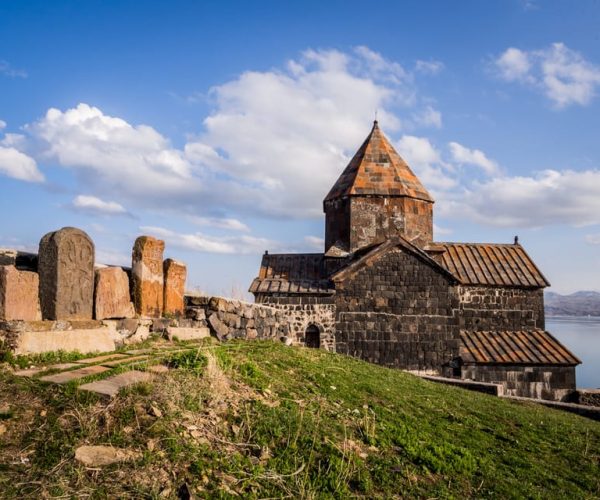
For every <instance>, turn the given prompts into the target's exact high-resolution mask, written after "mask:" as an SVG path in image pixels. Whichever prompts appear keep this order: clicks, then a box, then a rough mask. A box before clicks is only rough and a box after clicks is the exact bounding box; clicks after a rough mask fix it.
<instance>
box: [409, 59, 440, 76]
mask: <svg viewBox="0 0 600 500" xmlns="http://www.w3.org/2000/svg"><path fill="white" fill-rule="evenodd" d="M443 69H444V63H443V62H441V61H422V60H418V61H417V62H416V64H415V71H416V72H418V73H423V74H428V75H437V74H438V73H439V72H440V71H442V70H443Z"/></svg>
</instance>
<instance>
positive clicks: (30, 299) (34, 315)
mask: <svg viewBox="0 0 600 500" xmlns="http://www.w3.org/2000/svg"><path fill="white" fill-rule="evenodd" d="M38 294H39V278H38V275H37V273H32V272H30V271H19V270H17V268H16V267H15V266H0V319H2V320H5V321H12V320H19V319H22V320H25V321H38V320H40V319H42V314H41V312H40V301H39V298H38Z"/></svg>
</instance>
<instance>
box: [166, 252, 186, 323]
mask: <svg viewBox="0 0 600 500" xmlns="http://www.w3.org/2000/svg"><path fill="white" fill-rule="evenodd" d="M163 272H164V279H165V286H164V299H163V311H164V313H165V314H173V315H175V316H181V315H183V312H184V300H183V296H184V294H185V279H186V277H187V268H186V266H185V264H184V263H182V262H177V261H176V260H173V259H167V260H165V262H164V265H163Z"/></svg>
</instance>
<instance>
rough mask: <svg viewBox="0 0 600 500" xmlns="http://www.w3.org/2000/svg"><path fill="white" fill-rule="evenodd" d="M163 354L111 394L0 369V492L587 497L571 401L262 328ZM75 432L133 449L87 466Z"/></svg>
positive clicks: (586, 472)
mask: <svg viewBox="0 0 600 500" xmlns="http://www.w3.org/2000/svg"><path fill="white" fill-rule="evenodd" d="M169 365H170V366H171V367H172V368H173V369H172V371H171V372H170V373H169V374H168V375H167V376H166V377H164V378H159V379H157V382H155V383H154V384H152V385H144V386H141V387H136V388H134V389H130V390H128V391H126V392H124V393H123V394H121V395H120V396H119V397H118V398H117V399H116V400H114V401H112V402H110V403H107V402H106V401H102V400H100V399H99V398H96V397H93V396H89V395H88V396H84V395H82V394H80V393H78V392H77V391H75V390H74V387H71V386H70V385H69V386H67V387H57V386H47V385H41V384H39V383H38V382H36V381H35V380H24V379H17V378H15V377H12V376H11V375H9V374H8V373H7V372H0V407H2V405H3V404H6V403H8V404H9V405H10V409H9V410H8V411H7V413H6V416H3V417H2V418H3V420H0V423H2V424H4V425H6V426H7V429H8V432H7V433H6V434H5V435H4V436H0V491H2V492H4V493H3V497H7V498H30V497H43V496H44V495H46V496H48V497H52V496H61V495H63V496H69V495H82V494H83V495H89V496H90V497H92V498H106V497H119V498H155V497H158V496H159V495H163V496H164V497H167V498H177V497H178V491H180V490H181V489H182V488H183V489H187V490H189V491H190V492H192V493H193V494H195V495H197V496H199V497H206V498H229V497H231V496H233V495H240V496H242V497H250V498H265V497H270V498H273V497H275V498H280V497H290V498H349V497H357V496H358V497H367V498H371V497H381V498H390V497H397V498H398V497H419V498H420V497H424V498H433V497H435V498H464V497H472V498H543V499H546V498H598V497H600V424H599V423H598V422H593V421H591V420H587V419H584V418H582V417H578V416H576V415H572V414H568V413H562V412H558V411H556V410H552V409H548V408H545V407H542V406H539V405H535V404H533V403H532V404H522V403H515V402H511V401H508V400H503V399H498V398H495V397H492V396H487V395H483V394H479V393H475V392H468V391H464V390H462V389H459V388H455V387H449V386H444V385H438V384H434V383H432V382H428V381H424V380H421V379H419V378H417V377H414V376H411V375H408V374H406V373H402V372H400V371H397V370H392V369H387V368H383V367H379V366H376V365H371V364H368V363H365V362H362V361H359V360H355V359H352V358H348V357H344V356H340V355H336V354H330V353H327V352H324V351H319V350H312V349H303V348H289V347H285V346H283V345H280V344H277V343H273V342H258V341H251V342H242V341H239V342H231V343H227V344H222V345H206V346H203V347H201V348H200V349H199V350H197V351H190V352H184V353H177V354H173V355H171V356H170V359H169ZM41 409H43V410H44V411H45V413H44V415H43V416H42V415H41V411H40V410H41ZM157 410H158V412H157ZM157 415H159V416H157ZM11 426H12V427H11ZM82 444H112V445H113V446H119V447H127V448H134V449H138V450H142V451H143V452H144V453H143V458H141V459H140V460H139V461H137V462H136V463H131V464H119V465H112V466H107V467H104V468H102V469H101V470H95V471H90V470H86V469H85V467H83V466H81V465H80V464H78V463H76V462H75V461H74V460H73V455H74V450H75V448H76V447H77V446H80V445H82ZM22 450H26V451H25V452H23V451H22ZM22 453H28V455H27V457H26V458H27V460H26V461H22V460H20V461H19V460H15V458H14V457H15V456H20V455H19V454H22Z"/></svg>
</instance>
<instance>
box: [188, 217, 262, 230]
mask: <svg viewBox="0 0 600 500" xmlns="http://www.w3.org/2000/svg"><path fill="white" fill-rule="evenodd" d="M189 220H190V221H191V222H193V223H194V224H196V225H198V226H208V227H215V228H217V229H229V230H231V231H244V232H249V231H250V228H249V227H248V226H247V225H246V224H244V223H243V222H242V221H239V220H237V219H232V218H226V217H196V216H190V217H189Z"/></svg>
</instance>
